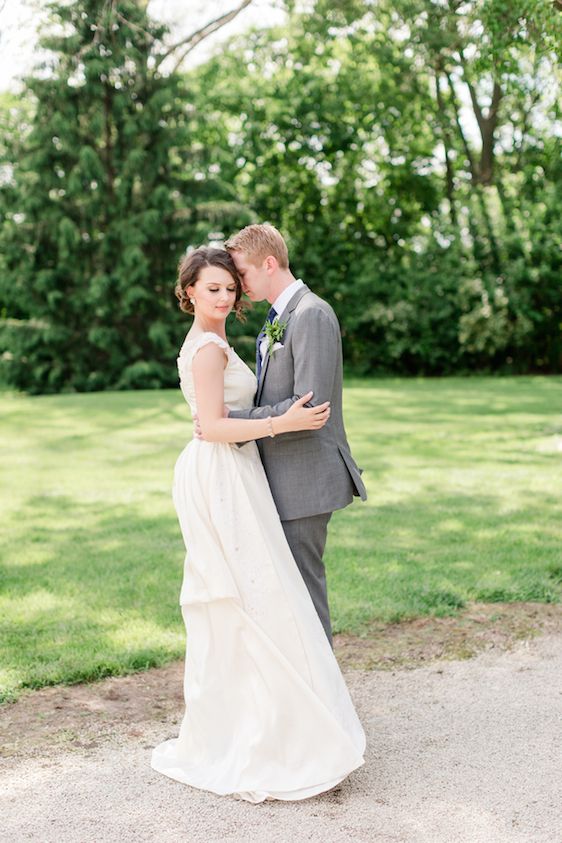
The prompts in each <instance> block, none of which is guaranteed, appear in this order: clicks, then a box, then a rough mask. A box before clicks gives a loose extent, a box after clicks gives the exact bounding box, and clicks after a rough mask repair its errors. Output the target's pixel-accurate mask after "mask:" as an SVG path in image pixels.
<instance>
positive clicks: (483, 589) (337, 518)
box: [326, 490, 562, 634]
mask: <svg viewBox="0 0 562 843" xmlns="http://www.w3.org/2000/svg"><path fill="white" fill-rule="evenodd" d="M371 497H372V498H373V497H375V496H374V495H372V496H371ZM504 507H505V501H503V500H498V499H497V498H494V497H493V496H492V495H485V494H474V495H470V494H458V493H457V494H448V495H443V494H439V493H438V492H437V491H436V492H434V493H431V492H429V493H428V492H427V490H424V494H423V499H420V496H418V495H415V494H412V495H411V496H410V497H406V496H403V498H402V500H401V501H400V503H397V504H386V505H381V506H377V505H376V504H373V503H372V502H370V503H368V504H367V505H361V504H359V503H356V504H355V505H354V506H353V507H350V508H349V509H348V510H343V511H341V512H338V513H335V514H334V516H333V518H332V521H331V523H330V530H329V538H328V547H327V553H326V565H327V571H328V587H329V593H330V596H331V606H332V614H333V622H334V628H335V630H336V631H338V632H343V631H346V632H354V633H356V634H361V632H363V631H364V630H365V628H366V625H368V624H369V622H370V621H372V620H374V619H376V620H382V621H388V622H396V621H399V620H405V619H409V618H414V617H419V616H423V615H436V616H443V615H447V614H454V613H455V612H456V611H457V610H458V609H460V608H462V607H463V606H464V605H466V603H467V602H468V601H473V600H476V601H483V602H515V601H521V600H522V601H529V600H532V601H538V602H546V603H558V602H559V601H560V598H561V597H562V587H561V579H562V575H561V570H562V557H561V552H560V539H559V528H558V523H559V521H560V518H562V507H561V504H560V501H559V500H557V499H556V498H554V497H553V498H552V499H551V500H549V505H548V506H546V505H545V501H544V500H541V501H537V502H535V503H532V504H531V503H528V504H526V505H525V506H524V507H521V508H519V509H513V510H511V511H509V512H505V511H504ZM557 513H558V518H557Z"/></svg>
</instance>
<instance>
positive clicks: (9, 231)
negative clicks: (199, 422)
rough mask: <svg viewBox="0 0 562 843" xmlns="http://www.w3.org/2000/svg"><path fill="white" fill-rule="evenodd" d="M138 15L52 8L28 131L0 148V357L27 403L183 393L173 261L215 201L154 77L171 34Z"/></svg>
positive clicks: (184, 109) (180, 98) (113, 6)
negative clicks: (67, 394)
mask: <svg viewBox="0 0 562 843" xmlns="http://www.w3.org/2000/svg"><path fill="white" fill-rule="evenodd" d="M145 5H146V4H141V3H138V2H134V0H119V2H112V3H107V2H105V1H104V0H79V2H73V3H70V4H68V3H64V2H62V3H61V2H55V3H52V4H50V7H49V8H50V17H51V24H52V25H51V27H50V32H49V33H48V34H47V35H45V36H44V37H43V39H42V46H43V47H46V48H48V50H49V51H50V52H49V56H50V58H49V60H48V61H47V63H46V65H45V66H44V67H43V68H40V69H39V71H40V72H37V73H36V74H35V75H34V77H33V78H30V79H28V80H27V81H26V88H27V95H28V97H31V98H32V100H33V102H34V113H33V117H32V120H31V124H30V126H29V129H28V131H27V132H26V133H25V136H24V137H23V138H21V137H20V138H19V139H18V138H17V135H12V141H13V142H12V144H11V145H8V147H9V148H8V149H6V150H3V153H4V159H5V160H6V159H8V160H11V161H12V162H14V161H15V160H16V158H17V163H16V164H12V166H11V167H8V168H6V167H5V168H4V179H3V184H2V188H1V191H0V192H1V194H2V197H1V198H0V204H1V205H2V206H3V210H4V213H5V223H4V225H3V226H2V230H1V233H0V251H1V252H2V253H3V255H4V260H3V266H2V274H1V278H0V301H3V302H4V307H5V316H7V317H10V318H8V319H6V320H4V328H3V338H2V340H3V341H2V345H3V347H4V348H6V349H8V351H7V353H5V354H4V359H5V361H6V366H5V368H6V373H7V377H8V380H9V382H10V383H12V384H13V385H15V386H17V387H19V388H23V389H26V390H28V391H30V392H55V391H59V390H68V389H70V390H96V389H101V388H106V387H113V388H129V387H139V388H143V387H153V386H161V385H172V384H175V383H176V382H177V378H176V372H175V367H174V360H175V356H176V354H177V348H178V342H179V341H180V338H181V335H182V332H184V331H185V319H184V318H183V317H182V314H180V313H178V309H177V303H176V299H175V297H174V294H173V287H174V276H175V270H176V265H177V262H178V259H179V257H180V255H181V253H182V252H183V251H184V250H185V248H186V246H187V245H188V244H189V243H190V242H193V239H194V238H195V237H197V236H198V235H199V233H200V232H199V229H200V217H201V213H199V214H197V213H196V209H197V206H198V205H200V206H202V207H204V206H205V203H206V204H207V205H208V204H209V202H211V200H214V201H217V200H221V199H222V198H223V197H222V195H221V190H220V185H217V182H216V180H215V181H212V180H201V179H200V178H198V174H197V160H196V155H194V154H193V152H192V147H193V144H190V103H189V94H188V91H187V89H186V86H185V82H184V80H183V77H182V76H181V74H180V73H179V72H177V71H174V72H172V73H170V74H169V75H164V74H163V73H162V72H161V71H160V66H161V61H162V58H163V56H164V51H163V37H164V34H165V30H164V27H162V26H161V25H156V24H155V23H153V22H151V21H150V19H149V18H148V17H147V14H146V9H145ZM53 24H54V25H55V26H53ZM227 198H230V197H227ZM202 213H203V215H204V211H203V212H202Z"/></svg>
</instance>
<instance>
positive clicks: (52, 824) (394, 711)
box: [0, 634, 562, 843]
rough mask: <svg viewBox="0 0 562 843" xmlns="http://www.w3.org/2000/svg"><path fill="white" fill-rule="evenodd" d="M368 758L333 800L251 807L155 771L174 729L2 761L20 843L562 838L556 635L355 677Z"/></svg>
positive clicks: (486, 842) (170, 719) (514, 842)
mask: <svg viewBox="0 0 562 843" xmlns="http://www.w3.org/2000/svg"><path fill="white" fill-rule="evenodd" d="M345 674H346V678H347V681H348V684H349V687H350V690H351V693H352V695H353V698H354V700H355V703H356V705H357V708H358V711H359V715H360V717H361V720H362V722H363V724H364V727H365V730H366V732H367V743H368V752H367V757H366V763H365V765H364V766H363V767H362V768H361V769H360V770H358V771H357V772H356V773H354V774H352V776H351V777H350V778H348V779H347V780H346V781H345V782H344V783H343V784H342V785H340V786H339V787H338V788H336V789H335V790H334V791H331V792H330V793H328V794H325V795H323V796H319V797H314V798H312V799H309V800H306V801H304V802H298V803H272V802H266V803H262V804H261V805H249V804H247V803H244V802H241V801H239V800H236V799H233V798H229V797H226V798H225V797H222V798H221V797H216V796H214V795H212V794H209V793H204V792H201V791H197V790H194V789H192V788H188V787H185V786H183V785H181V784H178V783H177V782H173V781H171V780H168V779H166V778H164V777H162V776H159V775H157V774H156V773H153V772H152V770H151V769H150V766H149V756H150V749H151V747H152V745H153V744H154V743H155V742H157V741H160V740H162V739H163V738H166V737H169V736H171V735H172V734H174V732H175V725H174V724H175V723H177V720H178V717H179V715H180V713H181V712H180V710H179V709H178V710H177V711H176V712H175V713H174V714H173V715H167V716H166V717H167V719H166V722H164V723H162V722H154V721H152V722H150V723H148V724H143V729H142V731H141V732H140V734H142V738H139V736H138V735H139V732H137V733H136V734H137V736H136V737H135V736H134V734H135V730H134V729H133V730H129V732H128V733H116V734H115V735H114V736H113V737H112V738H108V739H106V740H104V741H103V742H102V744H101V745H98V746H95V747H94V748H87V747H86V748H84V747H82V748H78V749H76V748H75V749H74V750H72V751H71V750H69V749H68V748H65V749H63V750H59V751H51V752H49V754H48V755H46V756H43V757H24V758H19V759H18V758H8V759H6V760H5V761H4V762H2V768H1V776H2V788H1V797H0V816H1V817H2V819H1V826H0V829H1V830H0V840H1V841H2V843H4V841H5V843H20V841H25V840H36V841H41V843H51V841H52V843H55V841H56V843H66V841H69V843H113V841H115V843H117V841H119V842H120V843H132V841H152V843H215V841H216V843H218V841H221V843H222V841H237V843H262V841H263V843H287V842H288V841H290V843H301V841H318V843H350V842H351V841H362V843H363V841H364V843H387V842H388V843H391V842H392V843H402V841H403V842H404V843H457V842H459V843H460V841H462V842H463V843H561V841H562V760H561V759H562V729H561V726H562V635H558V634H555V635H544V636H541V637H539V638H536V639H533V640H531V641H527V642H523V643H521V644H519V645H518V646H517V647H516V648H515V649H514V650H513V651H511V652H507V653H505V652H500V653H498V652H496V651H491V652H486V653H482V654H480V655H479V656H477V657H476V658H474V659H471V660H468V661H439V662H435V663H433V664H431V665H429V666H427V667H421V668H416V669H414V670H395V671H392V672H390V671H379V670H375V671H362V670H361V671H360V670H346V671H345Z"/></svg>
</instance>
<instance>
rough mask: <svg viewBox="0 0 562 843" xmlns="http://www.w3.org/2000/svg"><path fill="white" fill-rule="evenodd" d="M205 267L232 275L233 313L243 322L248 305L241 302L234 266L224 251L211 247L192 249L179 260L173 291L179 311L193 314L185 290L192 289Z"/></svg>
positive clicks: (240, 290)
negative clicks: (234, 288)
mask: <svg viewBox="0 0 562 843" xmlns="http://www.w3.org/2000/svg"><path fill="white" fill-rule="evenodd" d="M206 266H218V267H220V268H221V269H226V271H227V272H229V273H230V274H231V275H232V279H233V281H234V283H235V284H236V298H235V300H234V312H235V313H236V318H237V319H239V320H240V321H241V322H243V321H244V319H245V318H246V317H245V316H244V310H245V309H246V307H248V303H247V302H245V301H243V300H242V284H241V282H240V276H239V275H238V271H237V269H236V264H235V263H234V261H233V260H232V257H231V255H230V254H229V252H227V251H226V249H217V248H215V247H213V246H199V248H198V249H192V251H191V252H188V253H187V254H186V255H183V257H182V258H181V260H180V262H179V264H178V281H177V284H176V289H175V293H176V297H177V299H178V301H179V306H180V309H181V310H183V311H184V313H190V314H192V315H193V313H194V312H195V311H194V308H193V305H192V304H191V302H190V301H189V296H188V295H187V288H188V287H193V285H194V284H195V283H196V282H197V280H198V278H199V273H200V272H201V270H202V269H203V268H204V267H206Z"/></svg>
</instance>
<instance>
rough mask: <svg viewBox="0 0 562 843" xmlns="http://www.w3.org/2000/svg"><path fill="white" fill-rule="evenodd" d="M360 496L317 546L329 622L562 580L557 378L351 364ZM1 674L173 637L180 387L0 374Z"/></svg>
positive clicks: (34, 679) (106, 661) (27, 673)
mask: <svg viewBox="0 0 562 843" xmlns="http://www.w3.org/2000/svg"><path fill="white" fill-rule="evenodd" d="M345 404H346V419H347V427H348V434H349V439H350V442H351V445H352V450H353V452H354V455H355V457H356V459H357V461H358V463H359V464H360V465H361V466H362V467H363V468H364V469H365V472H364V475H363V476H364V479H365V481H366V484H367V488H368V492H369V500H368V502H367V503H365V504H362V503H360V502H356V503H354V505H353V506H351V507H348V509H346V510H344V511H341V512H338V513H336V514H335V515H334V517H333V518H332V521H331V524H330V537H329V542H328V550H327V554H326V563H327V569H328V578H329V590H330V601H331V606H332V613H333V621H334V628H335V630H337V631H342V630H347V631H352V632H356V633H361V632H362V631H364V630H365V628H366V625H367V623H368V622H369V620H371V619H378V620H381V619H382V620H392V621H395V620H398V619H402V618H409V617H414V616H418V615H426V614H446V613H451V612H455V611H458V609H460V608H461V607H462V606H463V605H464V603H465V602H466V601H467V600H484V601H514V600H538V601H556V602H557V601H559V599H560V596H561V594H562V558H561V550H560V548H561V546H562V494H561V492H562V471H561V468H562V465H561V464H562V444H561V443H562V422H561V418H560V410H561V409H562V378H555V377H550V378H544V377H535V378H531V377H520V378H509V379H497V378H481V377H478V378H476V377H475V378H469V379H461V378H447V379H443V380H437V379H435V380H429V379H417V380H402V379H384V380H366V379H363V380H353V381H348V383H347V387H346V392H345ZM0 410H1V416H0V431H1V443H2V454H1V458H2V463H1V464H2V478H3V479H2V488H1V490H0V505H1V508H2V513H3V517H2V565H3V568H2V591H1V595H0V625H1V629H0V633H1V642H0V648H1V649H0V664H1V666H2V668H1V674H0V686H1V692H0V693H1V695H2V697H1V698H3V699H12V698H14V696H16V695H17V693H18V689H20V688H22V687H40V686H42V685H47V684H54V683H58V682H76V681H80V680H85V679H93V678H96V677H100V676H104V675H107V674H112V673H124V672H128V671H132V670H138V669H142V668H145V667H149V666H151V665H157V664H161V663H163V662H165V661H167V660H169V659H171V658H175V657H178V656H181V655H182V654H183V652H184V630H183V623H182V620H181V616H180V611H179V606H178V595H179V589H180V585H181V576H182V567H183V556H184V550H183V544H182V539H181V536H180V532H179V526H178V524H177V522H176V516H175V512H174V509H173V504H172V500H171V484H172V472H173V466H174V462H175V459H176V457H177V456H178V454H179V453H180V451H181V450H182V448H183V447H184V444H185V442H186V441H187V440H188V439H189V438H190V437H191V423H190V417H189V411H188V409H187V407H186V406H185V405H184V403H183V400H182V398H181V395H180V393H179V391H165V392H157V391H156V392H126V393H96V394H88V395H63V396H42V397H27V396H21V395H15V394H13V393H1V394H0Z"/></svg>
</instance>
